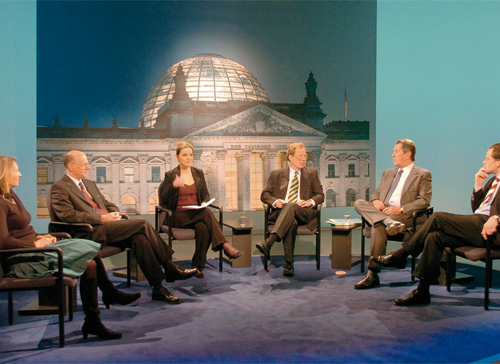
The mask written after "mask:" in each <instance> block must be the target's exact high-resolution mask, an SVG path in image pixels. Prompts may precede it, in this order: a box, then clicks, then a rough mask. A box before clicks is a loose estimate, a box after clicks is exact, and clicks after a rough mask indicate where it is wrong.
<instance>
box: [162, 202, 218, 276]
mask: <svg viewBox="0 0 500 364" xmlns="http://www.w3.org/2000/svg"><path fill="white" fill-rule="evenodd" d="M208 207H209V208H212V209H214V210H216V211H218V212H219V224H220V227H221V229H222V228H223V226H222V224H223V222H224V217H223V214H224V213H223V209H222V206H219V205H215V204H210V205H208ZM155 229H156V231H157V232H158V233H159V234H161V233H164V234H167V236H168V245H170V247H172V242H173V241H174V240H194V238H195V230H194V229H187V228H186V229H185V228H176V227H174V211H172V210H170V209H167V208H166V207H163V206H158V205H157V206H155ZM219 272H222V249H221V250H220V251H219Z"/></svg>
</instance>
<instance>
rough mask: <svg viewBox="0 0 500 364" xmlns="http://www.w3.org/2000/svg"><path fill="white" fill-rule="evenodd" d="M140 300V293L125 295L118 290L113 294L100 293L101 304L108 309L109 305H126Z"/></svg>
mask: <svg viewBox="0 0 500 364" xmlns="http://www.w3.org/2000/svg"><path fill="white" fill-rule="evenodd" d="M139 298H141V292H137V293H125V292H122V291H120V290H118V289H117V290H116V291H113V292H110V293H108V292H103V293H102V303H104V306H106V308H108V309H109V307H110V306H111V305H115V304H116V305H128V304H129V303H132V302H134V301H137V300H138V299H139Z"/></svg>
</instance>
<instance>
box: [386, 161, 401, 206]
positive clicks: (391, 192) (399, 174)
mask: <svg viewBox="0 0 500 364" xmlns="http://www.w3.org/2000/svg"><path fill="white" fill-rule="evenodd" d="M402 174H403V170H402V169H400V170H399V171H398V174H397V175H396V178H394V181H392V185H391V189H390V190H389V192H388V193H387V196H385V200H384V205H388V204H389V200H390V199H391V196H392V194H393V193H394V191H395V190H396V187H398V183H399V180H400V179H401V175H402Z"/></svg>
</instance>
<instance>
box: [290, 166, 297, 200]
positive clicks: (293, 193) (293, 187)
mask: <svg viewBox="0 0 500 364" xmlns="http://www.w3.org/2000/svg"><path fill="white" fill-rule="evenodd" d="M298 175H299V172H298V171H295V175H294V176H293V179H292V184H291V185H290V191H289V192H288V202H297V197H298V195H299V178H298Z"/></svg>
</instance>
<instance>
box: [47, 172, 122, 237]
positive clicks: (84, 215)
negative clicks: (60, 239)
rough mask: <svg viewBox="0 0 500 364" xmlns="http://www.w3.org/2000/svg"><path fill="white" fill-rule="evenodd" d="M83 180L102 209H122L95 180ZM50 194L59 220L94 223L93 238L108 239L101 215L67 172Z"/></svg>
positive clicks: (54, 185) (113, 210)
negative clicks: (100, 188)
mask: <svg viewBox="0 0 500 364" xmlns="http://www.w3.org/2000/svg"><path fill="white" fill-rule="evenodd" d="M82 182H83V184H84V185H85V188H86V189H87V191H88V192H89V194H90V195H91V196H92V198H93V199H94V201H95V202H96V203H97V205H98V206H99V207H100V208H101V209H103V210H105V211H107V212H115V211H118V212H119V211H120V210H119V208H118V206H116V205H115V204H114V203H112V202H110V201H108V200H106V198H105V197H104V196H103V194H102V193H101V192H100V191H99V188H98V187H97V185H96V184H95V183H94V182H93V181H91V180H88V179H83V180H82ZM50 194H51V200H52V209H53V210H54V213H55V214H56V216H57V218H58V219H59V220H61V221H64V222H70V223H75V222H79V223H87V224H91V225H94V233H93V240H95V241H98V242H105V241H106V238H105V235H106V234H105V231H104V229H100V227H102V222H101V215H99V214H98V213H97V212H95V211H94V209H93V208H92V205H91V204H90V202H89V201H88V200H87V199H86V198H85V195H84V194H83V192H82V191H81V190H80V188H79V187H78V186H77V185H75V183H74V182H73V181H72V180H71V178H69V177H68V175H66V174H65V175H64V177H63V178H61V179H60V180H59V181H57V182H56V183H54V184H53V185H52V188H51V190H50Z"/></svg>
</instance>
